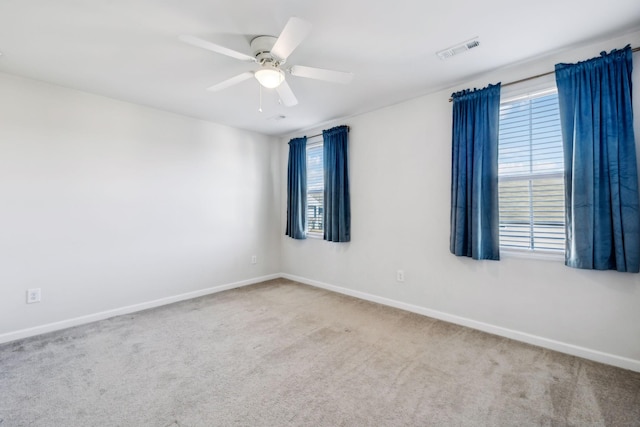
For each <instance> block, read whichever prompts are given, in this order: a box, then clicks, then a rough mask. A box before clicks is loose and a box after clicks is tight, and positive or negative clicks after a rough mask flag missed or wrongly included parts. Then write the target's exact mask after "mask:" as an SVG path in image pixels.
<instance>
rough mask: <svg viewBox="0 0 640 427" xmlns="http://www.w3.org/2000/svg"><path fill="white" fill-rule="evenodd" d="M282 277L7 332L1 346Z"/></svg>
mask: <svg viewBox="0 0 640 427" xmlns="http://www.w3.org/2000/svg"><path fill="white" fill-rule="evenodd" d="M280 277H282V275H281V274H270V275H267V276H261V277H256V278H253V279H248V280H242V281H240V282H234V283H228V284H226V285H219V286H214V287H211V288H207V289H201V290H198V291H193V292H187V293H184V294H180V295H174V296H170V297H165V298H160V299H156V300H153V301H147V302H143V303H139V304H133V305H128V306H126V307H120V308H115V309H112V310H107V311H101V312H99V313H93V314H88V315H86V316H80V317H74V318H72V319H66V320H61V321H59V322H53V323H47V324H45V325H40V326H35V327H33V328H27V329H20V330H18V331H12V332H7V333H4V334H0V344H2V343H6V342H9V341H15V340H18V339H22V338H28V337H32V336H34V335H40V334H45V333H47V332H53V331H58V330H60V329H66V328H70V327H72V326H79V325H84V324H86V323H91V322H95V321H98V320H104V319H108V318H110V317H115V316H120V315H123V314H130V313H134V312H136V311H142V310H147V309H149V308H154V307H159V306H161V305H167V304H171V303H174V302H178V301H184V300H187V299H192V298H197V297H201V296H204V295H209V294H215V293H217V292H222V291H226V290H229V289H234V288H240V287H242V286H248V285H253V284H255V283H260V282H264V281H266V280H272V279H278V278H280Z"/></svg>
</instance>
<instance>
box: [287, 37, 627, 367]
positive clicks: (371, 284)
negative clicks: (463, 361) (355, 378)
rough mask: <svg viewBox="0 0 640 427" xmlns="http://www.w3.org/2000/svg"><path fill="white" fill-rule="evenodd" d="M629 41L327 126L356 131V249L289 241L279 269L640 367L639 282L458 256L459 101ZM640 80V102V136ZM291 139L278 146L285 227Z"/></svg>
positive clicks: (553, 263)
mask: <svg viewBox="0 0 640 427" xmlns="http://www.w3.org/2000/svg"><path fill="white" fill-rule="evenodd" d="M627 43H631V44H632V46H639V45H640V33H636V34H632V35H630V36H628V37H624V38H620V39H616V40H612V41H609V42H606V43H600V44H598V45H592V46H589V47H584V48H580V49H574V50H572V51H566V52H562V53H558V54H555V55H553V56H550V57H547V58H543V59H538V60H536V61H535V62H532V63H529V64H522V65H519V66H514V67H511V68H510V69H504V70H500V71H496V72H494V73H491V74H490V75H486V76H483V77H482V78H480V79H477V80H475V81H471V82H467V83H464V84H461V85H457V86H456V87H453V88H450V89H448V90H444V91H441V92H438V93H434V94H431V95H428V96H424V97H420V98H417V99H414V100H411V101H408V102H404V103H402V104H398V105H394V106H391V107H388V108H385V109H382V110H378V111H374V112H371V113H368V114H364V115H361V116H357V117H352V118H349V119H346V120H342V121H337V122H335V123H331V124H328V125H327V126H325V127H324V128H325V129H326V128H328V127H330V126H332V125H334V124H348V125H350V126H351V132H350V136H349V138H350V142H349V143H350V179H351V197H352V199H351V202H352V242H351V243H342V244H336V243H328V242H324V241H322V240H317V239H307V240H304V241H296V240H293V239H290V238H287V237H281V241H282V267H283V270H282V271H284V272H285V273H286V274H287V275H288V276H289V277H292V278H297V279H300V280H303V281H306V282H307V283H311V284H315V285H319V286H325V287H329V288H333V289H338V290H340V291H342V292H345V293H350V294H352V295H356V296H360V297H365V298H369V299H372V300H376V301H382V302H385V303H389V304H391V305H396V306H399V307H403V308H408V309H411V310H414V311H417V312H421V313H425V314H430V315H434V316H436V317H440V318H443V319H446V320H451V321H455V322H458V323H461V324H467V325H470V326H473V327H477V328H480V329H484V330H487V331H491V332H495V333H499V334H502V335H505V336H511V337H514V338H517V339H520V340H524V341H528V342H532V343H536V344H540V345H544V346H547V347H550V348H556V349H559V350H562V351H566V352H569V353H572V354H576V355H582V356H585V357H589V358H592V359H595V360H600V361H604V362H607V363H612V364H615V365H618V366H623V367H626V368H630V369H635V370H640V275H637V274H628V273H617V272H598V271H584V270H577V269H572V268H568V267H565V266H564V263H563V261H561V260H560V261H558V260H532V259H523V258H518V257H514V256H509V255H506V254H504V255H503V259H502V260H501V261H499V262H495V261H474V260H471V259H467V258H461V257H456V256H453V255H451V254H450V253H449V206H450V182H451V180H450V179H451V168H450V165H451V120H452V119H451V104H450V103H449V102H448V98H449V96H450V95H451V93H452V92H454V91H457V90H460V89H465V88H470V87H471V88H472V87H484V86H486V85H487V84H488V83H496V82H498V81H502V82H509V81H514V80H518V79H520V78H524V77H528V76H531V75H535V74H538V73H543V72H547V71H551V70H553V66H554V64H555V63H557V62H575V61H579V60H584V59H588V58H591V57H594V56H597V55H598V54H599V52H600V51H602V50H610V49H612V48H621V47H624V46H625V45H626V44H627ZM477 53H478V54H480V51H478V52H477ZM634 59H635V61H636V62H638V61H639V60H640V56H639V55H638V54H635V55H634ZM455 60H456V59H455V58H452V59H451V61H455ZM639 72H640V71H639V70H636V72H635V75H634V84H635V85H634V94H633V95H634V99H635V103H636V105H635V110H636V112H637V114H636V119H635V122H636V135H637V136H640V125H639V122H640V120H639V119H638V117H640V105H639V104H638V100H639V99H640V78H639V77H638V73H639ZM307 133H308V134H315V133H317V129H312V130H309V132H307ZM292 136H294V135H292ZM295 136H297V135H295ZM287 141H288V138H285V139H284V140H283V141H281V145H280V147H281V163H282V164H283V167H282V168H281V177H280V179H281V183H282V184H281V185H282V186H281V191H282V194H283V197H282V201H281V224H280V225H281V229H282V230H284V227H285V223H286V216H285V214H286V206H285V204H286V192H285V191H286V159H287V155H288V147H287V145H286V143H287ZM639 141H640V140H639ZM398 269H402V270H404V272H405V275H406V281H405V282H404V283H402V284H400V283H397V282H396V280H395V274H396V270H398Z"/></svg>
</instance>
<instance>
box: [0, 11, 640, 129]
mask: <svg viewBox="0 0 640 427" xmlns="http://www.w3.org/2000/svg"><path fill="white" fill-rule="evenodd" d="M290 16H298V17H300V18H303V19H305V20H307V21H309V22H311V23H312V24H313V29H312V30H311V34H310V35H309V37H307V39H306V40H305V41H304V42H303V43H302V44H301V45H300V46H299V47H298V49H296V51H294V53H293V54H292V55H291V56H290V57H289V60H288V61H287V63H288V64H299V65H307V66H312V67H320V68H330V69H335V70H340V71H351V72H353V73H354V74H355V78H354V80H353V82H352V83H351V84H349V85H347V86H344V85H340V84H332V83H327V82H322V81H317V80H310V79H304V78H300V77H294V76H287V81H288V82H289V84H290V86H291V88H292V89H293V91H294V92H295V94H296V96H297V98H298V100H299V104H298V105H296V106H294V107H285V106H282V105H279V104H278V103H277V100H278V98H277V95H276V94H275V92H274V91H272V90H271V91H264V92H263V110H264V111H263V112H262V113H260V112H258V100H259V98H258V95H259V94H258V92H259V91H258V83H257V81H255V80H254V79H251V80H248V81H245V82H243V83H240V84H239V85H237V86H234V87H231V88H228V89H225V90H224V91H221V92H215V93H212V92H207V91H205V88H207V87H209V86H211V85H213V84H215V83H218V82H220V81H222V80H224V79H226V78H229V77H231V76H234V75H236V74H239V73H241V72H243V71H247V70H251V69H253V68H254V67H255V65H253V66H252V65H251V64H247V63H244V62H241V61H238V60H234V59H232V58H229V57H226V56H223V55H219V54H216V53H212V52H209V51H206V50H203V49H198V48H196V47H193V46H190V45H187V44H184V43H182V42H180V41H178V36H179V35H180V34H190V35H194V36H197V37H201V38H204V39H207V40H210V41H212V42H215V43H218V44H222V45H225V46H227V47H230V48H232V49H235V50H238V51H241V52H246V53H248V54H250V51H249V41H250V40H251V38H253V37H254V36H256V35H274V36H277V35H278V34H279V33H280V31H281V30H282V28H283V27H284V25H285V24H286V22H287V20H288V18H289V17H290ZM638 28H640V2H639V1H638V0H607V1H606V2H605V1H599V2H597V3H594V2H584V0H535V1H533V0H532V1H529V2H523V1H514V0H484V1H471V0H448V1H446V2H445V1H440V2H427V1H417V0H394V1H383V0H323V1H318V0H55V1H52V0H0V52H2V56H0V71H3V72H7V73H11V74H16V75H21V76H26V77H30V78H33V79H37V80H43V81H47V82H51V83H55V84H59V85H62V86H66V87H70V88H75V89H79V90H83V91H87V92H92V93H96V94H100V95H104V96H107V97H111V98H115V99H120V100H123V101H128V102H133V103H137V104H142V105H147V106H150V107H155V108H159V109H162V110H166V111H171V112H175V113H179V114H184V115H187V116H191V117H195V118H199V119H204V120H209V121H213V122H217V123H223V124H226V125H229V126H234V127H238V128H243V129H248V130H253V131H256V132H260V133H264V134H269V135H283V134H286V133H289V132H291V131H294V130H297V129H304V128H308V127H310V126H313V125H315V124H319V123H323V122H326V121H328V120H331V119H334V118H339V117H346V116H350V115H353V114H358V113H361V112H365V111H370V110H373V109H376V108H380V107H383V106H386V105H390V104H394V103H397V102H400V101H402V100H405V99H409V98H413V97H416V96H419V95H422V94H426V93H429V92H432V91H434V90H437V89H442V88H446V87H449V86H451V85H454V84H456V83H458V82H464V81H465V80H469V79H470V78H472V77H473V76H476V75H478V74H481V73H484V72H487V71H489V70H492V69H495V68H498V67H501V66H505V65H508V64H512V63H515V62H519V61H522V60H526V59H527V58H532V57H536V56H539V55H542V54H544V53H546V52H551V51H557V50H559V49H563V48H567V47H570V46H575V45H579V44H583V43H586V42H590V41H594V40H597V39H603V38H608V37H612V36H616V35H620V34H623V33H626V32H629V31H631V30H636V29H638ZM475 36H478V37H479V38H480V43H481V44H480V47H478V48H476V49H473V50H471V51H468V52H466V53H464V54H463V55H460V56H456V57H453V58H451V59H449V60H446V61H442V60H440V59H438V58H437V57H436V55H435V52H436V51H438V50H441V49H444V48H447V47H449V46H451V45H454V44H456V43H458V42H462V41H465V40H468V39H470V38H473V37H475ZM0 96H1V94H0ZM281 115H283V116H286V118H284V119H281V120H275V119H274V118H275V117H278V116H281Z"/></svg>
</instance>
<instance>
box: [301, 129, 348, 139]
mask: <svg viewBox="0 0 640 427" xmlns="http://www.w3.org/2000/svg"><path fill="white" fill-rule="evenodd" d="M347 132H351V128H350V127H349V126H347ZM317 136H322V134H321V133H319V134H317V135H311V136H308V137H307V139H311V138H315V137H317Z"/></svg>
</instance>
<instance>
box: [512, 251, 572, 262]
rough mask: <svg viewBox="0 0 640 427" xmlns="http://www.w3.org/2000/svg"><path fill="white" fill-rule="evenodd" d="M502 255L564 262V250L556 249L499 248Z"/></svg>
mask: <svg viewBox="0 0 640 427" xmlns="http://www.w3.org/2000/svg"><path fill="white" fill-rule="evenodd" d="M502 255H504V256H505V257H507V258H524V259H536V260H542V261H563V262H564V252H558V251H545V250H536V251H531V250H528V249H513V248H509V249H505V248H500V256H501V257H502Z"/></svg>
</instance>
